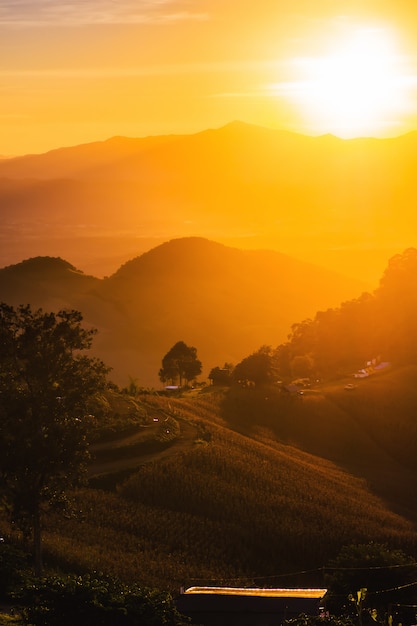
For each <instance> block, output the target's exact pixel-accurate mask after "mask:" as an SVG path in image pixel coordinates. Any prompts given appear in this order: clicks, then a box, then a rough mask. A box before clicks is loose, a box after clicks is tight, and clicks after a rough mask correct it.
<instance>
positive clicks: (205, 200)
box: [0, 122, 417, 285]
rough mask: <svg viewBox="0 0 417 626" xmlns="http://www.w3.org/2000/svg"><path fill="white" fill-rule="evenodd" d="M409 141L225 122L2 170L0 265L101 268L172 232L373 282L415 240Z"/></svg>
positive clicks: (416, 142) (58, 153) (414, 145)
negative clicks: (40, 260) (66, 263)
mask: <svg viewBox="0 0 417 626" xmlns="http://www.w3.org/2000/svg"><path fill="white" fill-rule="evenodd" d="M416 164H417V135H416V134H414V133H411V134H409V135H405V136H402V137H398V138H395V139H378V140H376V139H356V140H341V139H337V138H336V137H333V136H323V137H307V136H302V135H296V134H292V133H287V132H282V131H273V130H268V129H265V128H261V127H255V126H250V125H247V124H243V123H239V122H234V123H232V124H229V125H227V126H225V127H223V128H220V129H210V130H206V131H203V132H201V133H197V134H195V135H185V136H165V137H164V136H161V137H147V138H142V139H128V138H122V137H115V138H113V139H109V140H107V141H104V142H97V143H93V144H86V145H82V146H75V147H69V148H62V149H59V150H54V151H51V152H48V153H46V154H41V155H28V156H24V157H18V158H14V159H8V160H5V161H1V162H0V207H1V220H2V231H1V233H0V234H1V240H2V241H1V243H2V246H1V251H2V252H1V256H0V263H2V264H3V265H7V264H10V263H16V262H18V261H20V260H22V258H27V257H29V256H30V257H33V256H39V255H48V256H63V257H65V258H68V259H69V260H70V262H71V263H73V264H75V265H76V266H77V267H80V268H81V269H83V270H84V271H88V272H92V273H95V274H99V275H104V274H110V273H113V272H114V271H115V269H116V268H117V267H118V266H119V265H120V264H121V263H122V262H124V261H126V260H128V259H129V258H132V257H133V256H136V255H137V254H138V253H141V252H144V251H146V250H149V249H150V248H152V247H155V245H157V244H159V243H162V242H163V241H166V240H170V239H172V238H178V237H185V236H190V235H193V236H194V235H198V236H203V237H207V238H210V239H214V240H216V241H221V242H223V243H226V244H230V245H233V246H237V247H245V248H252V249H253V248H269V249H274V250H279V251H281V252H285V253H287V254H291V255H292V256H298V257H299V258H303V259H307V260H310V261H314V262H315V263H319V262H320V263H321V264H324V265H326V266H327V267H332V268H334V269H338V271H339V272H343V273H347V274H349V275H351V276H356V277H359V278H362V279H364V280H367V281H369V282H371V284H373V285H375V284H376V281H377V279H378V278H379V276H380V275H381V272H382V269H383V267H384V266H385V264H386V262H387V260H388V258H389V257H390V256H392V254H394V253H396V252H399V251H400V250H401V249H403V248H405V247H408V246H410V245H414V243H415V242H414V240H413V234H412V233H413V232H414V230H415V227H416V219H417V218H416V215H415V211H414V207H415V202H416V193H417V192H416V190H415V185H414V172H415V167H416Z"/></svg>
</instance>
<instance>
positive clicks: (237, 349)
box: [0, 238, 361, 385]
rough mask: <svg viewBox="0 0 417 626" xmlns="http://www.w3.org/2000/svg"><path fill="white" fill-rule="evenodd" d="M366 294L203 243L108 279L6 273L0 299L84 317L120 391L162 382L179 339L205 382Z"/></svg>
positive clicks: (41, 266) (26, 267)
mask: <svg viewBox="0 0 417 626" xmlns="http://www.w3.org/2000/svg"><path fill="white" fill-rule="evenodd" d="M360 291H361V285H360V283H358V282H357V281H354V280H349V279H346V278H343V277H341V276H339V275H338V274H336V273H335V272H331V271H328V270H324V269H322V268H319V267H315V266H314V265H311V264H308V263H304V262H301V261H297V260H295V259H293V258H291V257H289V256H287V255H284V254H280V253H278V252H273V251H253V250H252V251H243V250H238V249H234V248H231V247H228V246H224V245H222V244H218V243H215V242H212V241H209V240H205V239H201V238H184V239H179V240H173V241H170V242H168V243H165V244H162V245H160V246H158V247H156V248H154V249H152V250H151V251H149V252H147V253H145V254H143V255H141V256H140V257H137V258H136V259H133V260H132V261H130V262H128V263H126V264H125V265H124V266H122V267H121V268H120V269H119V270H118V271H117V272H116V273H115V274H114V275H113V276H111V277H110V278H106V279H101V280H100V279H96V278H92V277H88V276H85V275H83V274H82V273H81V272H77V271H75V269H74V268H73V267H72V266H71V265H70V264H68V263H65V262H63V261H59V260H56V259H34V260H30V261H26V262H24V263H21V264H19V265H17V266H12V267H8V268H4V269H3V270H0V300H3V301H6V302H8V303H10V304H14V305H16V304H20V303H23V304H26V303H30V304H32V305H33V306H36V307H38V306H42V307H43V308H44V309H49V308H51V307H52V308H54V309H55V308H57V307H64V306H65V307H67V308H68V307H69V308H76V309H78V310H80V311H81V312H82V313H83V315H84V319H85V320H86V322H87V323H88V324H91V325H93V326H95V327H97V328H98V329H99V331H100V332H99V334H98V336H97V338H96V340H95V346H96V348H95V349H96V351H97V353H98V354H99V355H100V356H101V357H102V358H103V359H104V360H105V362H106V363H108V364H109V365H110V366H112V367H114V372H113V377H114V379H115V381H116V382H118V383H120V384H122V385H126V384H127V383H128V378H129V376H132V377H134V378H137V379H138V381H139V383H140V384H142V385H150V384H153V385H154V384H158V382H159V381H158V379H157V374H158V371H159V369H160V367H161V360H162V357H163V356H164V355H165V354H166V352H167V351H168V350H169V349H170V348H171V347H172V345H174V343H176V342H177V341H179V340H181V341H185V342H186V343H187V344H188V345H193V346H195V347H196V348H197V351H198V355H199V358H200V359H201V360H202V362H203V365H204V373H205V375H207V374H208V372H209V371H210V369H211V368H212V367H214V366H216V365H222V364H223V363H224V362H225V361H229V362H235V363H236V362H237V361H239V360H240V359H241V358H243V357H244V356H246V355H247V354H248V353H250V352H252V351H254V350H256V349H258V348H259V347H260V346H261V345H264V344H267V345H277V344H278V343H280V342H281V341H283V340H285V338H286V336H287V334H288V332H289V330H290V327H291V324H293V323H294V322H296V321H298V320H300V319H304V318H306V317H308V316H311V315H313V314H314V313H315V312H316V311H317V310H318V309H322V308H327V307H330V306H336V305H338V304H339V303H340V301H341V300H342V299H345V298H347V297H354V296H356V295H358V293H360Z"/></svg>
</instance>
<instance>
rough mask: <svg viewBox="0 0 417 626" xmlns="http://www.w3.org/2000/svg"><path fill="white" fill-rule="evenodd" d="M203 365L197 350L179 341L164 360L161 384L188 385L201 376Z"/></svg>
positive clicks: (161, 370)
mask: <svg viewBox="0 0 417 626" xmlns="http://www.w3.org/2000/svg"><path fill="white" fill-rule="evenodd" d="M201 370H202V364H201V361H199V360H198V358H197V349H196V348H193V347H189V346H187V345H186V344H185V343H184V342H183V341H178V342H177V343H176V344H175V345H174V346H173V347H172V348H171V350H169V351H168V352H167V353H166V355H165V356H164V358H163V359H162V368H161V369H160V370H159V378H160V380H161V382H163V383H165V382H171V383H172V384H175V383H177V382H178V383H179V385H180V387H182V384H183V382H184V381H186V382H187V383H189V382H190V380H194V378H196V376H198V375H199V374H201Z"/></svg>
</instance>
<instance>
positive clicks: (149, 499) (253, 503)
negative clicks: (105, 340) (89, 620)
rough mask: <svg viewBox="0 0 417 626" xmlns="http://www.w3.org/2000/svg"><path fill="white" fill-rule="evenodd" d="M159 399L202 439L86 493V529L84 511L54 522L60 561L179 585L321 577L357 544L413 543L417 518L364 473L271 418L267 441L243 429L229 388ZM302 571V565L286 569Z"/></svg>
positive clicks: (81, 500) (51, 532) (288, 582)
mask: <svg viewBox="0 0 417 626" xmlns="http://www.w3.org/2000/svg"><path fill="white" fill-rule="evenodd" d="M148 398H149V400H147V402H151V403H152V405H153V406H155V407H159V408H162V409H163V411H164V413H166V414H167V415H168V414H170V415H171V416H172V418H173V419H176V417H177V416H180V421H181V422H182V421H183V420H186V421H187V420H190V421H191V422H192V423H193V424H195V425H196V426H197V428H198V429H199V430H200V432H201V437H200V438H199V439H197V440H196V441H195V443H194V445H193V446H192V447H190V448H189V449H188V451H184V452H183V453H182V454H180V455H178V456H171V457H169V458H168V459H166V460H164V461H161V460H160V461H155V462H152V463H149V464H145V465H143V466H142V467H141V468H140V469H139V470H138V472H137V473H136V472H135V473H134V474H133V475H132V476H131V477H130V478H128V479H127V480H126V482H123V479H122V478H120V481H121V484H120V485H119V487H118V488H117V490H116V491H115V492H114V493H109V492H106V491H102V490H100V491H95V490H91V489H89V490H83V491H82V492H79V493H78V494H77V509H78V508H79V510H82V511H83V525H82V532H80V526H79V522H77V521H74V520H57V519H54V518H51V519H50V520H49V528H48V529H47V544H48V552H51V551H52V552H53V553H54V554H55V555H56V556H57V557H58V559H59V562H61V563H62V562H63V561H65V560H67V561H69V562H70V563H72V564H73V563H74V562H75V563H77V565H78V568H81V569H82V570H84V569H87V570H89V569H91V568H93V569H94V568H99V569H100V571H104V572H107V571H110V572H111V573H113V574H117V575H118V576H121V577H122V578H124V579H127V580H130V581H135V582H139V583H140V584H142V585H144V586H149V585H151V586H152V585H154V586H157V587H159V588H169V589H171V590H172V591H174V592H176V591H178V589H179V587H180V585H183V584H192V583H193V582H195V581H197V580H198V581H199V582H200V584H201V583H202V581H205V582H207V581H208V579H210V580H211V581H212V584H213V581H220V580H221V581H222V584H223V585H225V584H226V585H227V584H230V585H235V584H236V579H239V581H240V586H242V585H250V584H252V585H253V584H254V578H255V580H256V584H257V585H259V586H274V585H276V586H284V587H285V586H289V587H292V586H297V585H300V586H307V587H308V586H314V585H321V584H322V583H323V579H322V576H323V571H322V570H321V568H322V566H323V565H325V564H326V563H328V561H329V559H331V558H334V557H335V556H336V555H337V553H338V552H339V550H340V548H341V547H342V546H343V545H345V544H349V543H351V542H367V541H375V542H387V543H388V544H389V545H390V546H392V547H402V548H403V549H404V550H405V551H406V552H407V553H409V552H410V550H412V548H413V545H414V542H415V539H416V531H415V528H414V526H413V525H412V524H411V523H410V522H409V521H407V520H406V519H405V518H403V517H400V516H399V515H396V514H394V513H392V512H391V511H390V510H389V508H388V507H387V506H386V505H385V504H384V502H383V501H382V500H381V499H379V498H377V497H376V496H375V495H374V494H373V493H372V492H371V491H370V489H369V488H368V486H367V484H366V482H365V481H364V480H362V479H360V478H358V477H355V476H353V475H352V474H350V473H349V472H346V471H343V470H341V469H340V468H339V467H337V466H336V465H335V464H333V463H331V462H329V461H326V460H324V459H320V458H319V457H317V456H314V455H312V454H308V453H306V452H302V451H300V450H297V448H295V447H293V446H291V445H283V444H282V443H279V442H277V441H274V438H273V437H270V436H268V434H267V432H266V431H265V429H262V427H260V428H259V430H258V440H255V439H254V438H252V437H250V436H247V435H243V434H240V433H238V432H233V431H232V430H231V429H230V427H228V425H227V424H226V423H225V422H224V420H222V413H223V411H222V404H223V400H224V396H223V395H222V394H221V393H220V394H213V393H201V394H199V395H198V396H195V397H193V398H181V399H176V398H164V397H158V396H151V397H148ZM314 568H315V570H314ZM305 570H313V571H305ZM291 572H298V575H297V576H289V575H288V576H283V575H284V574H290V573H291ZM197 584H198V583H197ZM203 584H204V583H203ZM214 584H215V583H214Z"/></svg>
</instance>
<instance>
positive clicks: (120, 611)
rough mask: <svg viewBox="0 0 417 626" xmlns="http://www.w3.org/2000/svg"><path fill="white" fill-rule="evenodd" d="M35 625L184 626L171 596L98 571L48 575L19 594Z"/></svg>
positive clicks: (22, 607)
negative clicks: (129, 584)
mask: <svg viewBox="0 0 417 626" xmlns="http://www.w3.org/2000/svg"><path fill="white" fill-rule="evenodd" d="M18 600H19V603H20V610H21V612H22V615H23V619H24V622H25V624H30V625H31V626H32V625H33V626H74V624H77V626H91V624H94V626H114V625H115V624H117V625H118V626H138V625H139V624H146V625H147V626H162V625H164V626H183V625H185V624H186V621H185V618H183V617H182V616H181V615H180V614H179V613H178V612H177V610H176V608H175V606H174V604H173V600H172V598H171V596H170V595H169V594H167V593H163V592H159V591H157V590H149V589H142V588H140V587H138V586H135V585H133V586H130V587H129V586H127V585H125V584H123V583H121V582H120V581H118V580H117V579H113V578H111V577H104V576H100V575H96V574H92V575H90V574H87V575H84V576H75V575H71V576H67V577H66V578H61V577H58V576H54V577H49V578H44V579H42V580H40V581H39V582H37V583H36V584H33V585H29V586H27V587H26V588H25V589H24V590H23V591H22V592H21V593H20V594H19V598H18Z"/></svg>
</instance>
